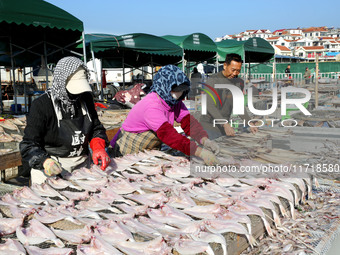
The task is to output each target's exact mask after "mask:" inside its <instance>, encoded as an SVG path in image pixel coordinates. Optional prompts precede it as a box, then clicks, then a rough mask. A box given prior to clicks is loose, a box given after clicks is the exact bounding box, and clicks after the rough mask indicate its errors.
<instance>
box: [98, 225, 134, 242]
mask: <svg viewBox="0 0 340 255" xmlns="http://www.w3.org/2000/svg"><path fill="white" fill-rule="evenodd" d="M94 234H95V235H96V236H100V237H101V238H102V239H104V240H105V241H106V242H108V243H109V244H112V245H114V244H116V243H119V242H121V241H127V240H129V241H132V242H134V239H133V236H132V234H131V232H130V231H129V230H128V229H127V228H126V227H125V226H124V225H123V224H121V223H119V222H114V221H110V220H109V221H102V222H101V223H99V224H97V226H96V227H95V231H94Z"/></svg>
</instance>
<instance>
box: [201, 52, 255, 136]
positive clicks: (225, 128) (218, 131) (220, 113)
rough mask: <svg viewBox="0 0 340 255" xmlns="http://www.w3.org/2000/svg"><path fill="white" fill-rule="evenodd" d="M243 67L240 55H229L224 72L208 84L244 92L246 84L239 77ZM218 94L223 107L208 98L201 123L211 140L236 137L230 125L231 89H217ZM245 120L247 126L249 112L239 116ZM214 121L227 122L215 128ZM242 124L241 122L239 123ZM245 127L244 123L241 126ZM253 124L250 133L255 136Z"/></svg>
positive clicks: (217, 74) (215, 76) (231, 108)
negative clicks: (223, 85)
mask: <svg viewBox="0 0 340 255" xmlns="http://www.w3.org/2000/svg"><path fill="white" fill-rule="evenodd" d="M241 67H242V58H241V56H240V55H238V54H234V53H231V54H227V55H226V59H225V63H224V64H223V70H222V71H221V72H218V73H216V74H213V75H211V76H210V78H209V79H208V81H207V84H208V85H210V86H211V87H214V86H215V84H232V85H234V86H236V87H238V88H239V89H241V90H243V86H244V82H243V80H242V79H241V78H239V77H238V75H239V73H240V71H241ZM216 91H217V92H218V94H219V96H220V98H221V101H222V105H221V104H217V105H215V103H214V102H213V99H212V98H211V97H209V96H207V114H206V115H202V116H201V117H200V123H201V124H202V126H203V128H204V129H205V130H206V131H207V133H208V135H209V137H210V138H211V139H215V138H218V137H220V136H223V135H224V134H226V135H227V136H235V131H234V129H233V127H232V126H231V125H230V116H231V114H232V111H233V96H232V94H231V92H230V90H229V89H216ZM239 116H240V117H241V118H242V119H244V120H245V124H248V121H249V120H250V117H249V115H248V113H247V111H246V110H245V111H244V115H239ZM214 119H221V120H227V121H228V122H227V123H225V124H223V125H222V124H216V125H215V127H214V126H213V120H214ZM239 122H241V121H239ZM242 125H243V121H242V123H241V126H242ZM254 126H255V125H254V124H253V125H252V126H250V131H251V132H252V133H253V134H255V133H256V132H257V127H254Z"/></svg>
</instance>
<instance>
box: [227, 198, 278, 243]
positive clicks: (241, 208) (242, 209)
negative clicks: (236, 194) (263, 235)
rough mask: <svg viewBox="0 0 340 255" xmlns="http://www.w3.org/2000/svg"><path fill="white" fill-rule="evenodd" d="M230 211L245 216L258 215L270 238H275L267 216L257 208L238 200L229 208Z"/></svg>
mask: <svg viewBox="0 0 340 255" xmlns="http://www.w3.org/2000/svg"><path fill="white" fill-rule="evenodd" d="M228 209H229V210H234V211H235V212H236V213H240V214H243V215H251V214H254V215H258V216H260V217H261V219H262V221H263V224H264V226H265V228H266V231H267V233H268V235H269V236H271V237H273V231H272V229H271V227H270V224H269V223H268V221H267V219H266V216H265V215H264V213H263V211H262V210H261V209H260V208H259V207H256V206H253V205H250V204H247V203H245V202H243V201H240V200H237V201H236V203H235V204H234V205H233V206H231V207H229V208H228Z"/></svg>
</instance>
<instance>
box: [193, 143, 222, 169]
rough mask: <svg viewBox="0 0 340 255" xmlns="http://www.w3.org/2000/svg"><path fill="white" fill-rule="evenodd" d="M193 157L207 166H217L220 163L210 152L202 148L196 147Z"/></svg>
mask: <svg viewBox="0 0 340 255" xmlns="http://www.w3.org/2000/svg"><path fill="white" fill-rule="evenodd" d="M195 155H196V156H198V157H200V158H201V159H203V161H204V163H205V164H206V165H209V166H211V165H217V164H219V163H220V162H219V160H218V159H217V158H216V156H215V155H214V154H213V153H212V152H211V151H208V150H206V149H204V148H200V147H198V148H197V150H196V153H195Z"/></svg>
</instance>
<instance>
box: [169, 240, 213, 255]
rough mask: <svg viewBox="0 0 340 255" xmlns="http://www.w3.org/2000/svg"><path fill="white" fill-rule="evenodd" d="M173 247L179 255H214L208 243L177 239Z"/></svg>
mask: <svg viewBox="0 0 340 255" xmlns="http://www.w3.org/2000/svg"><path fill="white" fill-rule="evenodd" d="M173 247H174V248H175V250H176V251H177V252H178V253H179V254H183V255H195V254H201V253H206V254H208V255H214V254H215V253H214V251H213V250H212V248H211V246H210V245H209V244H208V243H206V242H199V241H193V240H191V239H183V238H181V239H178V240H177V241H175V242H174V245H173Z"/></svg>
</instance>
